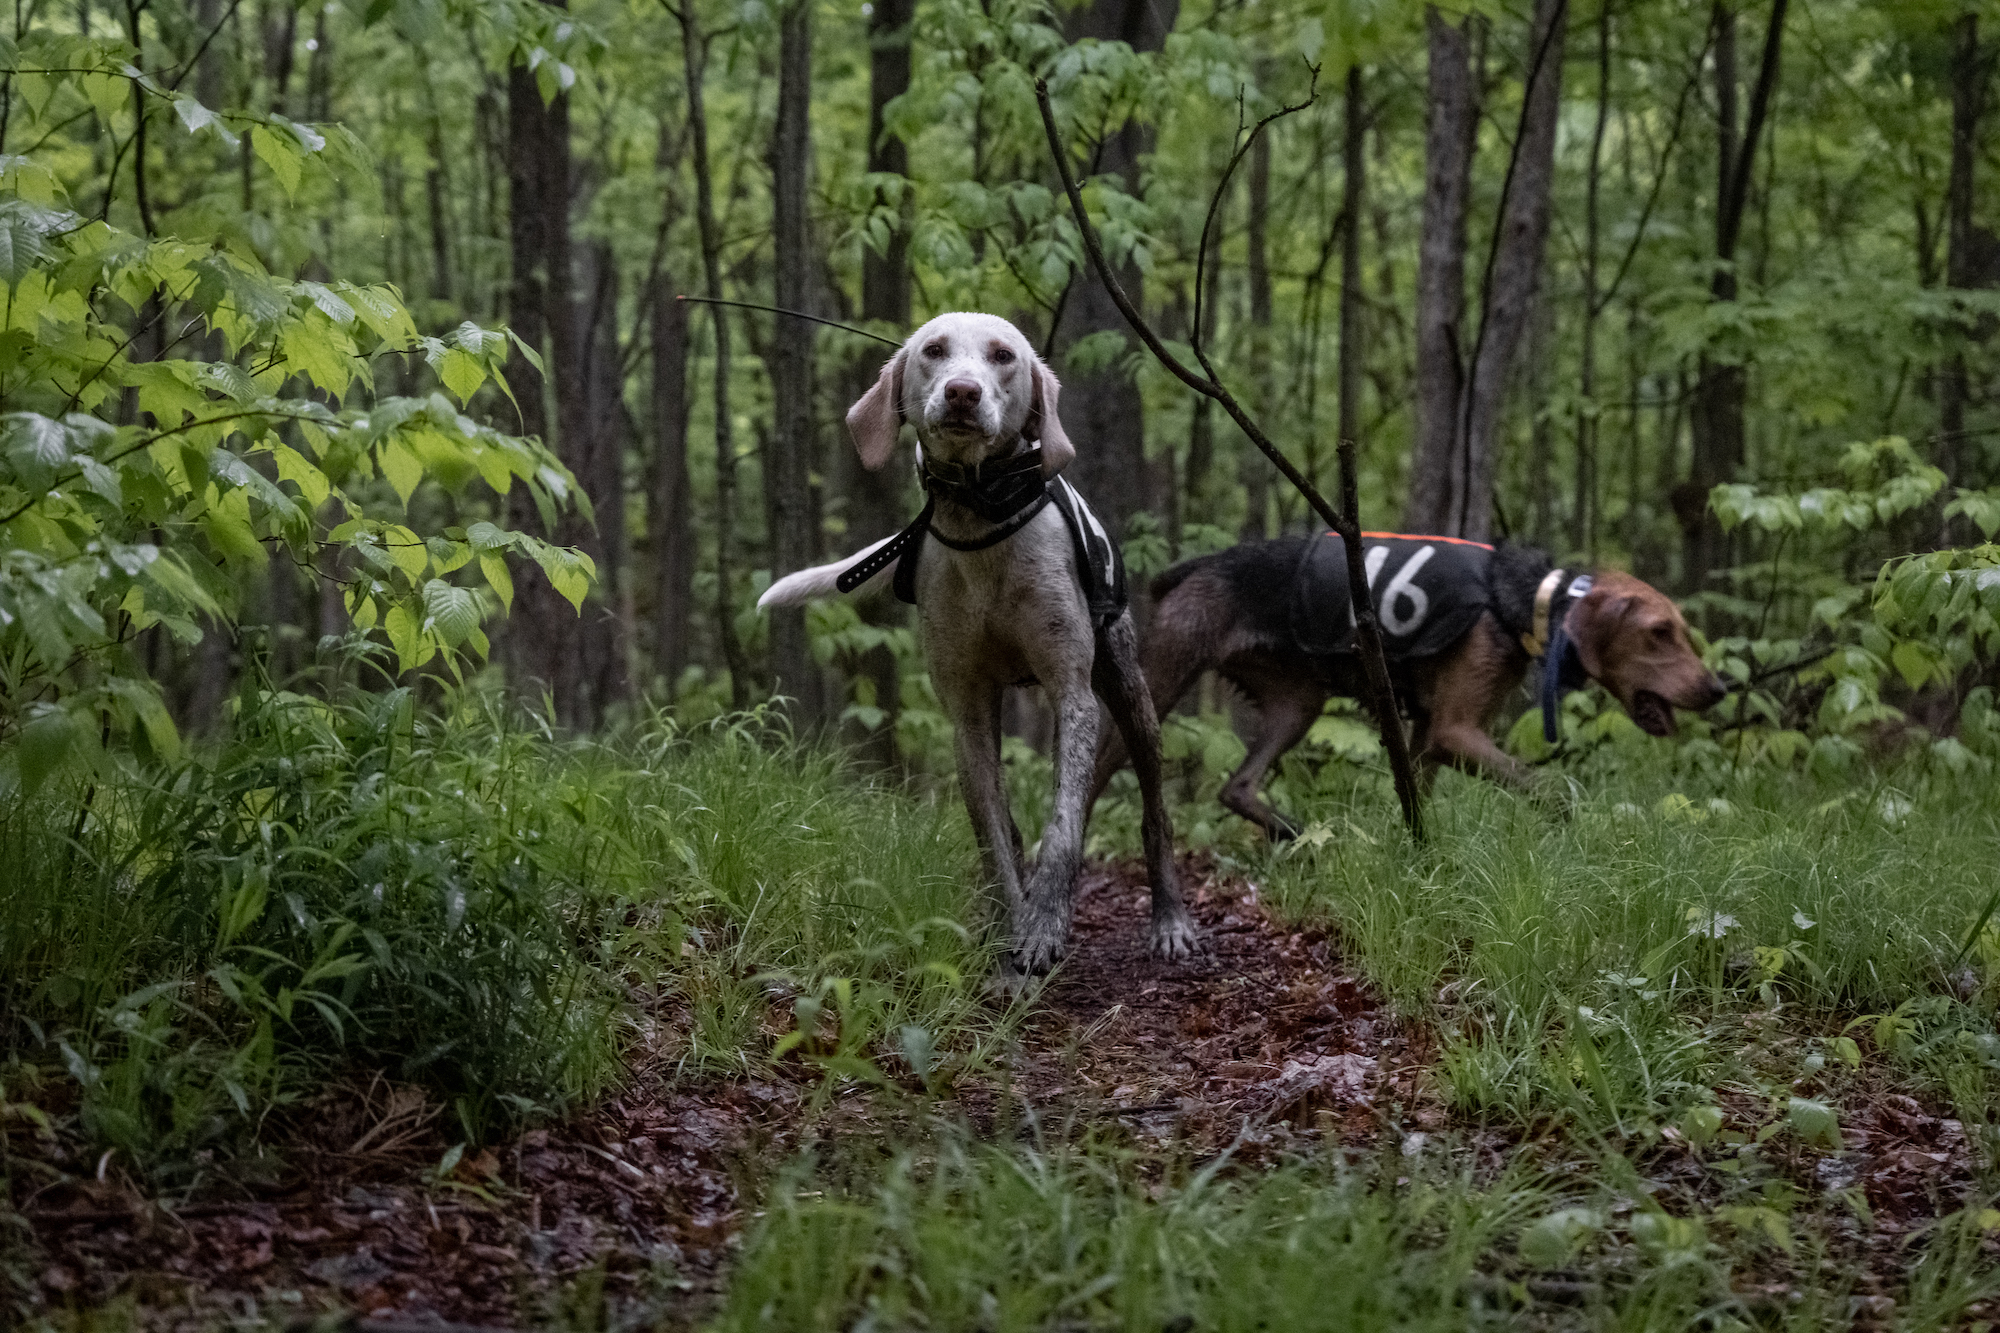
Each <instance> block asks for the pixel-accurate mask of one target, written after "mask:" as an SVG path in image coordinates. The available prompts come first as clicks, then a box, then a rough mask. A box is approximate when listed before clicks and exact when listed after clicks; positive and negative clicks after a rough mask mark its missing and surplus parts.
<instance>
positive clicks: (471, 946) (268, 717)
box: [0, 688, 997, 1175]
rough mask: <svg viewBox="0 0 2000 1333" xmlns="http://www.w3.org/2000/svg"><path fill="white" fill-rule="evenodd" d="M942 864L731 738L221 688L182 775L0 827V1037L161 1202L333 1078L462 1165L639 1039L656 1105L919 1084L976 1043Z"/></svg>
mask: <svg viewBox="0 0 2000 1333" xmlns="http://www.w3.org/2000/svg"><path fill="white" fill-rule="evenodd" d="M974 864H975V858H974V857H973V855H972V848H971V843H970V839H969V836H968V834H967V832H966V829H965V826H964V821H963V819H961V818H957V817H956V813H955V810H954V809H953V807H952V805H951V803H949V802H940V801H935V800H919V799H912V798H911V797H910V796H908V795H907V794H904V793H902V792H900V791H897V790H894V789H891V788H888V787H884V786H872V785H868V784H866V783H863V782H857V781H856V780H855V775H854V774H853V773H852V772H850V771H849V770H848V769H847V767H846V766H845V764H844V763H843V761H842V760H841V758H840V757H839V756H838V755H837V754H834V753H831V752H829V751H826V750H821V749H813V748H809V747H805V746H801V745H797V744H794V743H792V742H791V741H790V739H789V738H788V737H787V736H786V735H785V734H784V733H783V732H782V731H781V730H780V729H779V728H778V726H777V725H776V724H775V723H774V722H773V721H772V720H771V719H769V718H767V717H765V716H763V715H759V714H753V715H749V716H744V717H736V718H731V719H726V720H724V721H722V722H718V723H715V724H712V725H708V726H703V727H700V728H696V729H693V730H691V731H690V730H686V729H683V728H682V727H680V726H679V725H677V724H676V723H675V722H674V721H673V720H672V718H671V717H669V716H666V715H658V716H653V717H649V718H646V719H643V720H642V721H640V722H639V723H637V724H635V725H634V726H633V727H631V728H630V729H629V731H628V732H626V733H625V734H624V735H622V736H619V737H616V738H612V739H608V740H602V741H568V742H564V741H558V740H556V739H555V738H554V737H553V736H552V734H551V733H550V732H549V731H548V730H547V729H545V728H544V727H543V726H542V725H540V724H539V722H538V721H537V720H535V719H531V718H530V719H521V718H517V717H514V716H513V715H510V714H509V713H507V712H506V711H505V710H504V709H503V708H502V707H500V706H499V705H498V704H497V703H496V702H494V701H492V700H489V699H485V698H482V697H480V696H478V695H474V694H470V693H459V694H454V695H452V696H450V698H448V700H447V701H446V703H445V705H444V706H443V707H442V708H426V707H424V706H422V705H420V704H419V702H418V701H417V700H416V698H415V697H414V696H413V694H412V693H411V692H410V691H409V690H405V689H390V690H385V691H383V692H380V693H368V692H364V691H359V690H354V691H349V692H347V693H344V694H341V695H340V696H339V697H337V698H336V699H334V700H331V701H329V700H323V699H316V698H310V697H307V696H304V695H300V694H294V693H290V692H286V691H282V690H275V689H270V688H262V689H251V690H249V691H247V692H246V693H245V695H244V696H243V698H242V700H241V701H240V703H239V706H238V709H237V715H236V718H235V722H234V727H233V730H232V734H231V737H230V739H229V740H228V742H227V743H226V744H224V745H223V746H222V747H220V748H219V749H218V750H216V751H214V752H213V753H211V754H205V755H203V756H200V757H198V758H194V759H190V760H187V761H183V762H181V763H178V764H175V765H171V766H164V765H163V766H158V767H156V768H151V769H145V770H141V769H139V768H136V767H133V766H130V765H127V766H125V767H124V768H122V769H120V770H117V771H116V773H115V775H114V776H113V777H110V778H107V779H106V780H104V781H101V782H99V783H97V784H94V785H92V786H89V787H88V788H79V787H77V786H75V785H73V784H70V783H64V782H57V783H52V784H50V786H49V787H47V788H45V789H44V792H43V793H42V794H41V795H39V796H38V797H37V798H36V799H35V800H34V801H32V802H27V803H23V804H21V805H18V806H16V807H14V808H13V809H11V810H10V811H9V812H7V813H6V814H5V815H0V1013H4V1014H5V1015H6V1019H7V1026H6V1029H5V1031H4V1033H0V1039H4V1041H5V1042H6V1043H7V1045H8V1047H9V1048H10V1050H11V1051H12V1052H13V1055H14V1058H15V1059H16V1060H28V1061H31V1062H40V1063H42V1064H44V1065H54V1066H56V1067H58V1068H60V1069H61V1070H62V1071H63V1073H64V1074H65V1075H66V1076H67V1078H66V1083H67V1086H68V1087H69V1088H71V1089H72V1092H73V1100H74V1107H75V1111H76V1113H77V1115H78V1116H79V1118H80V1122H81V1126H82V1129H83V1130H84V1132H85V1133H86V1134H87V1136H88V1137H89V1138H90V1139H91V1140H92V1141H94V1142H97V1143H101V1144H103V1145H105V1146H115V1147H118V1148H120V1149H122V1150H124V1151H125V1152H126V1153H127V1154H128V1155H129V1156H130V1158H131V1159H132V1160H134V1161H135V1162H138V1163H140V1164H142V1165H144V1166H147V1167H150V1168H153V1169H155V1170H157V1171H161V1172H165V1173H167V1174H170V1175H171V1174H175V1173H178V1172H181V1171H183V1170H184V1169H185V1168H186V1167H187V1166H188V1164H189V1163H190V1162H192V1161H193V1160H194V1155H195V1154H196V1153H197V1152H198V1151H199V1150H200V1149H202V1148H205V1147H213V1148H223V1149H227V1148H228V1147H230V1146H232V1145H233V1144H234V1143H236V1142H238V1141H240V1139H241V1138H242V1136H243V1135H244V1134H246V1133H248V1132H252V1131H254V1129H255V1127H256V1125H257V1124H258V1122H259V1121H260V1120H261V1118H262V1117H263V1116H264V1115H265V1114H266V1113H267V1112H268V1110H269V1109H270V1108H271V1107H273V1106H276V1105H282V1104H285V1103H288V1102H293V1101H296V1100H298V1099H299V1098H302V1097H304V1096H307V1095H309V1094H310V1093H311V1092H312V1091H313V1090H314V1089H315V1088H316V1087H318V1086H320V1085H321V1084H322V1083H323V1081H324V1080H325V1079H326V1078H328V1077H330V1076H333V1075H335V1074H337V1073H338V1072H340V1071H342V1070H345V1069H349V1068H357V1067H358V1068H364V1069H368V1068H374V1069H383V1070H386V1071H388V1072H389V1073H391V1074H392V1075H393V1076H395V1077H398V1078H402V1079H407V1080H411V1081H414V1082H418V1083H421V1084H423V1085H425V1086H427V1087H428V1088H430V1089H431V1090H432V1091H433V1092H434V1093H435V1094H436V1095H438V1096H439V1097H441V1098H443V1099H445V1100H446V1101H448V1102H449V1103H450V1104H451V1105H452V1107H453V1108H454V1110H455V1112H456V1118H457V1121H458V1124H459V1126H460V1129H461V1131H462V1132H463V1133H464V1134H465V1135H466V1136H467V1137H468V1138H472V1139H477V1138H480V1137H484V1136H487V1135H490V1134H492V1133H493V1132H495V1131H496V1130H498V1129H500V1128H503V1127H504V1126H505V1125H506V1124H507V1123H509V1122H511V1121H513V1120H515V1119H517V1118H518V1117H520V1116H521V1115H523V1114H528V1113H532V1112H533V1111H535V1110H536V1109H537V1108H555V1107H559V1106H561V1105H563V1104H565V1103H567V1102H569V1101H572V1100H574V1099H577V1098H580V1097H585V1096H588V1095H589V1094H590V1093H592V1092H593V1091H595V1090H597V1089H599V1088H601V1087H603V1086H604V1085H605V1084H606V1083H607V1082H608V1081H610V1080H612V1079H614V1078H616V1077H617V1076H618V1074H619V1071H620V1070H621V1068H622V1055H623V1052H622V1048H623V1046H624V1044H625V1043H626V1042H627V1041H628V1040H629V1039H630V1038H631V1035H632V1034H633V1033H634V1032H635V1031H637V1030H638V1027H639V1026H640V1025H641V1024H642V1023H648V1022H650V1020H649V1019H648V1017H647V1014H646V1012H645V1011H647V1010H649V1009H657V1010H661V1011H662V1015H661V1016H671V1015H672V1014H673V1013H674V1012H675V1011H676V1010H682V1011H684V1012H685V1015H686V1018H687V1024H686V1028H685V1031H686V1033H687V1036H686V1038H685V1040H684V1058H683V1065H684V1067H685V1068H686V1069H687V1070H688V1071H689V1072H694V1071H698V1070H730V1069H734V1070H741V1069H743V1068H744V1067H746V1066H755V1065H758V1064H760V1063H762V1062H763V1061H765V1060H768V1059H771V1058H774V1056H781V1055H784V1054H786V1052H787V1051H790V1050H793V1049H797V1051H798V1054H799V1055H800V1056H801V1057H803V1058H806V1059H808V1060H809V1061H812V1062H814V1063H817V1064H818V1065H820V1066H822V1067H824V1069H825V1071H826V1073H827V1075H828V1076H829V1077H842V1078H844V1077H864V1078H870V1079H879V1078H881V1077H883V1076H884V1075H883V1072H882V1069H883V1066H882V1061H883V1060H884V1059H886V1058H894V1059H897V1060H900V1061H901V1062H902V1063H903V1064H904V1065H906V1066H908V1067H909V1068H911V1069H912V1071H913V1072H916V1073H917V1074H919V1075H920V1076H923V1077H925V1078H927V1079H934V1078H937V1077H949V1076H950V1074H951V1072H952V1071H953V1070H955V1069H957V1068H961V1067H964V1066H965V1065H967V1064H968V1063H975V1062H977V1061H978V1060H980V1059H981V1058H983V1056H982V1054H981V1052H982V1051H983V1049H984V1041H985V1037H986V1034H989V1033H992V1032H995V1031H996V1030H997V1029H996V1028H995V1026H994V1020H993V1019H992V1018H991V1017H990V1016H989V1014H988V1011H987V1008H986V1005H985V1003H984V999H983V995H982V992H981V983H982V981H983V978H984V976H985V974H986V971H987V964H988V955H987V951H986V947H985V946H984V945H983V943H982V942H981V940H980V938H979V932H978V929H977V924H978V923H977V921H976V920H975V919H972V918H971V917H970V916H969V912H970V910H971V909H970V907H969V903H970V901H971V895H970V894H969V892H968V890H969V889H970V887H971V882H970V879H969V874H968V872H969V871H970V870H971V868H972V867H973V865H974ZM822 1014H824V1015H826V1018H827V1020H828V1021H829V1022H831V1023H832V1024H833V1028H834V1029H835V1031H834V1035H833V1039H832V1040H831V1041H830V1042H829V1043H822V1042H820V1041H819V1040H818V1034H819V1032H820V1028H821V1019H820V1016H821V1015H822ZM786 1026H792V1027H794V1028H796V1029H799V1032H800V1035H799V1038H798V1039H797V1040H793V1041H790V1042H784V1041H782V1040H781V1034H782V1032H783V1029H784V1028H785V1027H786ZM809 1038H810V1039H811V1040H808V1039H809ZM919 1066H921V1067H919ZM58 1100H61V1098H60V1097H59V1098H58Z"/></svg>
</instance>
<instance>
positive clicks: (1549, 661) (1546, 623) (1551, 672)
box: [1524, 569, 1591, 745]
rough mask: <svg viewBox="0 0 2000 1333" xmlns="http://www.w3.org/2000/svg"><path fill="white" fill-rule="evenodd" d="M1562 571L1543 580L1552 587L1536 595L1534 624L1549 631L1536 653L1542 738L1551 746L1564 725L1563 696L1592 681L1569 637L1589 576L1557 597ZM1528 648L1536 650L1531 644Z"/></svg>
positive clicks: (1580, 577)
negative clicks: (1571, 620) (1575, 608)
mask: <svg viewBox="0 0 2000 1333" xmlns="http://www.w3.org/2000/svg"><path fill="white" fill-rule="evenodd" d="M1562 573H1563V571H1562V570H1559V569H1558V570H1555V571H1552V573H1551V574H1550V577H1548V578H1547V579H1544V580H1543V581H1542V586H1543V587H1544V588H1546V589H1548V590H1549V591H1548V594H1547V595H1546V596H1543V595H1540V594H1538V595H1537V596H1536V598H1535V601H1536V607H1535V612H1536V614H1535V620H1536V626H1535V627H1536V629H1537V630H1538V631H1543V632H1545V633H1546V634H1547V648H1546V650H1545V651H1544V652H1542V653H1540V654H1537V656H1539V657H1541V659H1542V739H1543V740H1545V741H1547V742H1548V743H1549V744H1550V745H1554V744H1555V743H1556V738H1557V737H1558V736H1560V735H1562V728H1561V727H1560V726H1559V725H1557V724H1558V721H1559V720H1560V718H1561V714H1562V698H1563V695H1565V694H1567V693H1569V692H1570V691H1571V690H1580V689H1582V688H1583V687H1584V685H1585V684H1586V683H1587V682H1588V681H1589V680H1590V673H1589V672H1588V671H1585V670H1584V669H1583V654H1581V653H1579V652H1578V651H1577V648H1576V640H1574V639H1572V638H1570V636H1569V610H1570V608H1571V607H1572V606H1574V605H1576V603H1577V602H1578V601H1580V600H1581V599H1582V598H1583V595H1584V594H1585V593H1587V592H1589V591H1590V585H1591V579H1590V575H1588V574H1578V575H1577V576H1576V577H1575V578H1573V579H1571V580H1570V583H1569V587H1567V588H1566V589H1564V590H1563V593H1562V595H1561V596H1560V597H1558V596H1556V595H1554V594H1555V588H1556V586H1557V585H1558V584H1560V583H1561V582H1562V578H1561V575H1562ZM1544 608H1546V610H1545V609H1544ZM1544 627H1546V629H1544ZM1524 637H1525V636H1524ZM1529 651H1530V652H1533V649H1532V647H1531V648H1530V649H1529Z"/></svg>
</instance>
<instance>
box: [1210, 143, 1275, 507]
mask: <svg viewBox="0 0 2000 1333" xmlns="http://www.w3.org/2000/svg"><path fill="white" fill-rule="evenodd" d="M1246 230H1247V232H1248V238H1247V239H1248V241H1249V247H1250V256H1249V270H1250V271H1249V278H1250V367H1251V373H1252V374H1253V375H1254V376H1255V377H1256V384H1257V390H1258V395H1259V397H1261V398H1262V399H1263V400H1264V404H1265V406H1266V407H1267V408H1268V407H1269V405H1270V390H1271V240H1270V232H1271V136H1270V135H1268V134H1260V135H1258V136H1257V142H1256V143H1254V144H1252V145H1250V216H1249V218H1248V219H1247V223H1246ZM1211 272H1213V273H1216V274H1218V275H1219V274H1220V273H1221V272H1222V264H1221V262H1220V261H1219V260H1218V261H1217V263H1216V265H1215V267H1214V269H1212V270H1211ZM1220 305H1221V302H1219V301H1216V300H1214V299H1213V298H1209V299H1207V300H1205V301H1204V303H1203V307H1202V313H1203V319H1204V322H1205V321H1207V320H1209V319H1212V318H1214V315H1213V313H1212V312H1213V311H1214V310H1216V309H1218V308H1219V307H1220ZM1210 407H1211V404H1210V401H1209V400H1208V399H1207V398H1203V399H1202V400H1201V401H1200V402H1199V403H1197V404H1196V405H1195V411H1197V412H1200V413H1204V414H1206V413H1207V412H1209V410H1210ZM1207 419H1208V418H1207V417H1206V416H1204V420H1207ZM1236 475H1237V478H1238V479H1239V480H1240V481H1241V482H1242V483H1243V500H1244V511H1243V540H1244V541H1250V542H1255V541H1262V540H1264V538H1265V537H1267V536H1269V535H1270V526H1269V525H1270V510H1271V462H1270V460H1269V459H1267V458H1265V457H1264V455H1263V454H1261V453H1259V452H1258V451H1257V450H1256V449H1255V448H1253V447H1252V446H1251V444H1250V442H1249V441H1248V440H1246V439H1243V438H1241V437H1240V436H1239V437H1238V441H1237V446H1236Z"/></svg>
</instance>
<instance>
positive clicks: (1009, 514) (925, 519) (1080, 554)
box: [834, 445, 1127, 628]
mask: <svg viewBox="0 0 2000 1333" xmlns="http://www.w3.org/2000/svg"><path fill="white" fill-rule="evenodd" d="M917 476H918V479H919V480H920V481H921V482H922V483H923V487H924V491H925V500H924V507H923V511H922V512H921V513H919V514H918V515H917V517H916V519H915V521H914V522H912V523H911V524H910V525H909V526H908V527H906V528H904V529H903V530H902V531H901V532H899V533H897V534H896V535H895V536H894V537H891V538H890V539H889V540H888V541H887V542H885V543H884V544H883V545H881V546H879V547H877V548H876V549H875V550H873V551H871V552H870V553H869V554H868V556H867V558H866V559H864V560H860V561H857V562H856V563H855V564H853V565H850V566H848V567H847V568H846V569H845V570H843V571H842V572H841V575H840V577H839V578H838V579H836V580H835V581H834V586H835V587H837V588H839V589H840V591H842V592H853V591H854V590H855V589H856V588H858V587H860V586H861V585H862V584H864V583H866V582H867V581H868V580H870V579H872V578H874V577H875V576H876V575H877V574H880V573H881V572H882V571H883V570H884V569H887V568H888V567H889V565H890V564H892V563H893V564H894V565H895V566H896V575H895V581H894V585H893V586H894V587H895V591H896V597H897V599H898V600H900V601H904V602H908V603H910V604H911V605H912V606H914V605H916V601H917V558H918V556H919V554H920V553H921V552H922V551H923V546H924V538H925V537H927V536H929V537H935V538H937V539H938V540H939V541H940V542H943V543H944V544H945V545H946V546H949V547H950V548H951V549H952V550H954V551H983V550H985V549H986V548H987V547H989V546H998V545H999V544H1000V543H1001V542H1004V541H1006V540H1007V539H1008V538H1009V537H1011V536H1013V535H1014V534H1015V533H1017V532H1019V531H1020V530H1021V529H1022V528H1024V527H1026V526H1028V523H1029V521H1030V520H1031V519H1033V518H1034V517H1035V515H1037V514H1039V513H1041V512H1042V510H1044V509H1046V508H1047V507H1048V506H1049V505H1051V504H1053V505H1054V506H1055V507H1056V508H1057V510H1058V511H1060V512H1061V514H1062V516H1063V523H1064V525H1065V526H1066V527H1068V528H1069V535H1070V541H1071V542H1072V543H1073V544H1074V546H1075V547H1076V567H1077V577H1078V580H1079V581H1080V582H1081V583H1082V585H1083V596H1084V601H1085V603H1086V604H1088V606H1089V607H1090V616H1091V620H1092V621H1093V622H1094V623H1095V624H1096V625H1097V626H1098V627H1099V628H1102V627H1104V626H1106V625H1109V624H1110V623H1111V622H1112V621H1114V620H1116V619H1117V618H1118V616H1119V614H1120V613H1121V612H1123V611H1124V609H1125V604H1126V601H1127V596H1126V589H1125V561H1124V557H1123V556H1122V555H1121V554H1120V553H1119V550H1118V546H1117V543H1115V542H1113V541H1112V540H1111V537H1110V534H1109V533H1107V532H1106V531H1105V530H1104V525H1103V524H1102V523H1100V522H1098V521H1097V515H1095V514H1093V513H1091V512H1090V506H1089V505H1087V504H1085V503H1084V502H1083V497H1082V496H1081V495H1078V494H1077V493H1076V488H1075V487H1074V486H1071V485H1070V484H1069V482H1068V481H1067V480H1066V479H1064V478H1062V477H1052V478H1044V477H1043V476H1042V451H1041V447H1040V446H1039V445H1038V446H1036V447H1035V448H1033V449H1030V450H1028V451H1027V452H1026V453H1020V454H1015V455H1013V456H1012V457H1011V458H999V459H993V458H989V459H986V460H985V461H983V462H980V463H975V464H973V465H972V466H971V467H966V466H963V465H961V464H958V463H950V462H946V461H945V460H944V459H941V458H940V459H934V458H931V457H930V456H929V455H928V454H925V453H922V452H919V454H918V456H917ZM940 496H942V497H943V498H944V499H946V500H949V501H951V502H952V503H953V504H957V505H962V506H964V507H965V508H967V509H970V510H971V511H972V512H973V513H975V514H977V515H978V516H979V517H981V518H983V519H985V520H986V521H987V522H988V523H991V524H993V530H992V531H990V532H987V533H985V534H984V535H982V536H980V537H978V538H976V539H974V540H972V541H969V542H966V541H959V540H957V539H956V538H953V537H947V536H946V535H945V534H944V533H942V532H939V531H938V530H937V529H935V528H933V527H932V526H931V515H932V514H933V513H934V512H935V511H936V509H937V502H938V498H939V497H940Z"/></svg>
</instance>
